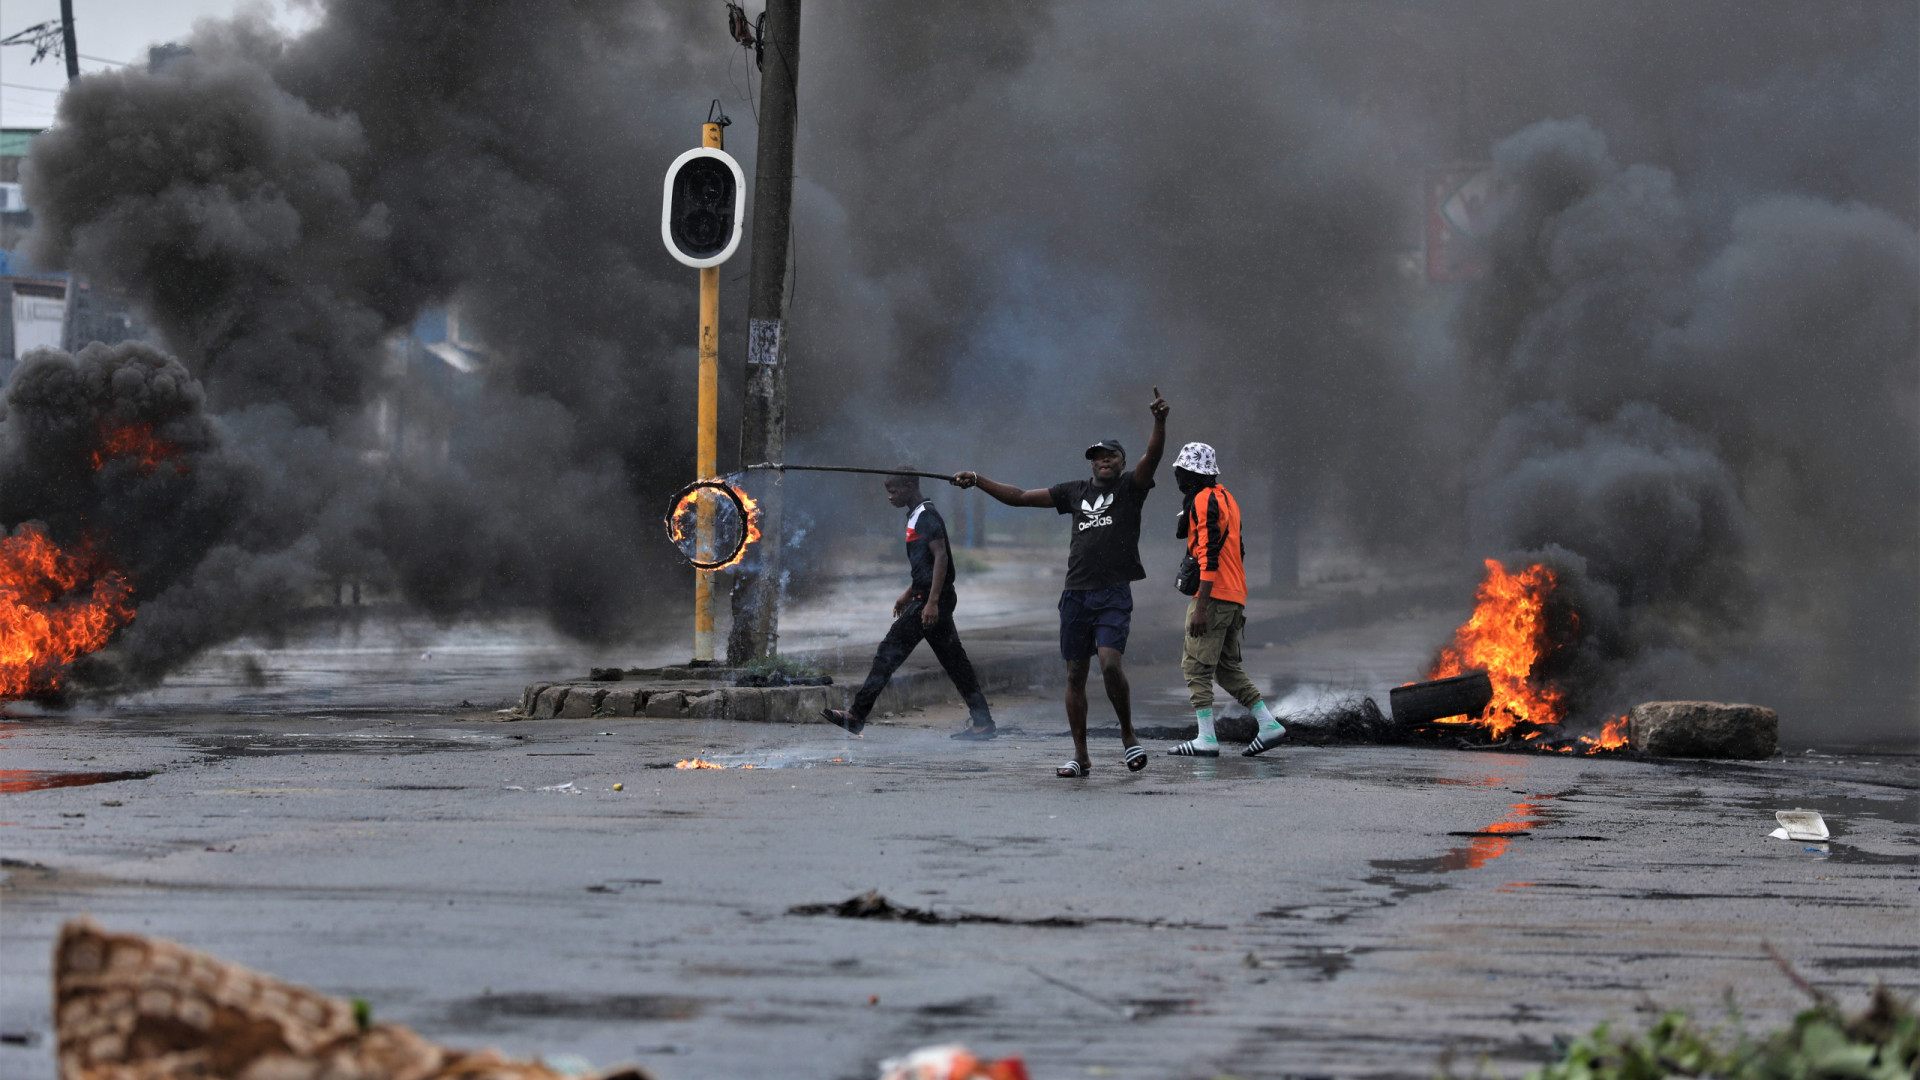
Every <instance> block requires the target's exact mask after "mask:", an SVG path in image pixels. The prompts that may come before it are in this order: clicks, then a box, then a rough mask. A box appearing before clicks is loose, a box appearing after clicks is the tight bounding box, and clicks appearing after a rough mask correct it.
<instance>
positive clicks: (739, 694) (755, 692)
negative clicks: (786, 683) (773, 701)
mask: <svg viewBox="0 0 1920 1080" xmlns="http://www.w3.org/2000/svg"><path fill="white" fill-rule="evenodd" d="M726 694H727V718H728V719H729V720H742V721H745V722H747V723H755V724H757V723H764V722H765V721H766V719H767V692H766V691H765V690H760V689H756V688H755V687H751V686H735V687H730V688H728V690H727V691H726Z"/></svg>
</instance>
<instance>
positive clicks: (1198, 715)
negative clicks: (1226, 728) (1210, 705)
mask: <svg viewBox="0 0 1920 1080" xmlns="http://www.w3.org/2000/svg"><path fill="white" fill-rule="evenodd" d="M1193 718H1194V719H1195V720H1198V721H1199V722H1200V734H1199V735H1198V736H1197V737H1195V739H1194V740H1193V741H1194V742H1210V743H1217V742H1219V741H1220V740H1219V739H1218V738H1215V737H1214V734H1213V710H1212V709H1195V710H1193Z"/></svg>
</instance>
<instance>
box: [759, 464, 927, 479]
mask: <svg viewBox="0 0 1920 1080" xmlns="http://www.w3.org/2000/svg"><path fill="white" fill-rule="evenodd" d="M747 468H748V469H772V470H773V471H775V472H851V473H870V474H872V475H874V476H924V477H926V478H927V479H929V480H945V481H946V482H947V483H949V484H951V483H953V474H952V473H937V472H917V471H915V470H913V469H856V468H854V467H853V466H851V465H788V464H786V463H785V462H780V461H763V462H761V463H760V464H758V465H749V466H747Z"/></svg>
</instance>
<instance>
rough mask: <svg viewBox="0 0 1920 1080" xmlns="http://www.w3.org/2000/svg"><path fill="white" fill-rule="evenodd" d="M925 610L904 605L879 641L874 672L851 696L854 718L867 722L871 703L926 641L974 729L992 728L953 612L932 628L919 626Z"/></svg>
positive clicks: (920, 605)
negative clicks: (958, 693) (915, 648)
mask: <svg viewBox="0 0 1920 1080" xmlns="http://www.w3.org/2000/svg"><path fill="white" fill-rule="evenodd" d="M925 606H926V601H925V600H924V599H920V600H915V601H913V602H912V603H911V604H908V605H907V609H906V610H905V611H903V612H901V613H900V617H899V618H897V619H895V620H893V626H892V627H891V628H890V629H888V630H887V636H886V637H884V638H882V639H881V641H880V648H879V650H878V651H877V652H875V653H874V654H873V670H872V671H870V672H868V673H867V681H866V682H865V683H864V684H862V685H861V687H860V692H859V693H858V694H855V695H854V696H853V715H855V716H858V717H860V718H861V719H863V720H864V719H866V717H867V714H868V713H871V712H872V711H873V703H874V702H875V701H877V700H879V698H880V691H882V690H885V689H886V688H887V680H889V679H891V678H893V673H894V672H895V671H897V670H899V668H900V665H901V664H903V663H905V662H906V659H907V657H908V656H910V655H912V654H913V650H914V647H915V646H917V645H919V644H920V639H922V638H925V639H926V642H927V644H928V645H931V646H932V647H933V655H934V656H936V657H938V658H939V659H940V666H941V667H943V668H946V669H947V678H949V679H952V680H953V688H954V689H955V690H958V691H960V697H961V699H962V700H964V701H965V702H966V703H967V712H968V713H969V714H971V715H972V717H973V725H974V726H975V727H992V726H993V713H992V712H991V711H990V710H989V709H988V708H987V696H986V695H985V694H983V693H981V692H980V680H979V679H978V678H976V677H975V676H974V674H973V662H972V661H971V660H968V659H967V650H966V647H965V646H963V645H961V644H960V631H959V630H957V629H955V628H954V625H953V612H952V611H942V612H941V613H940V620H939V621H938V622H936V623H934V624H933V626H931V627H923V626H921V625H920V611H921V609H922V608H924V607H925Z"/></svg>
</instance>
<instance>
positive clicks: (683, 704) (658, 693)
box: [646, 690, 687, 720]
mask: <svg viewBox="0 0 1920 1080" xmlns="http://www.w3.org/2000/svg"><path fill="white" fill-rule="evenodd" d="M646 715H648V716H651V717H655V718H657V719H662V720H671V719H676V718H678V717H682V716H685V715H687V695H685V694H683V693H681V692H680V691H678V690H655V691H654V692H653V693H651V694H648V695H647V711H646Z"/></svg>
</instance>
